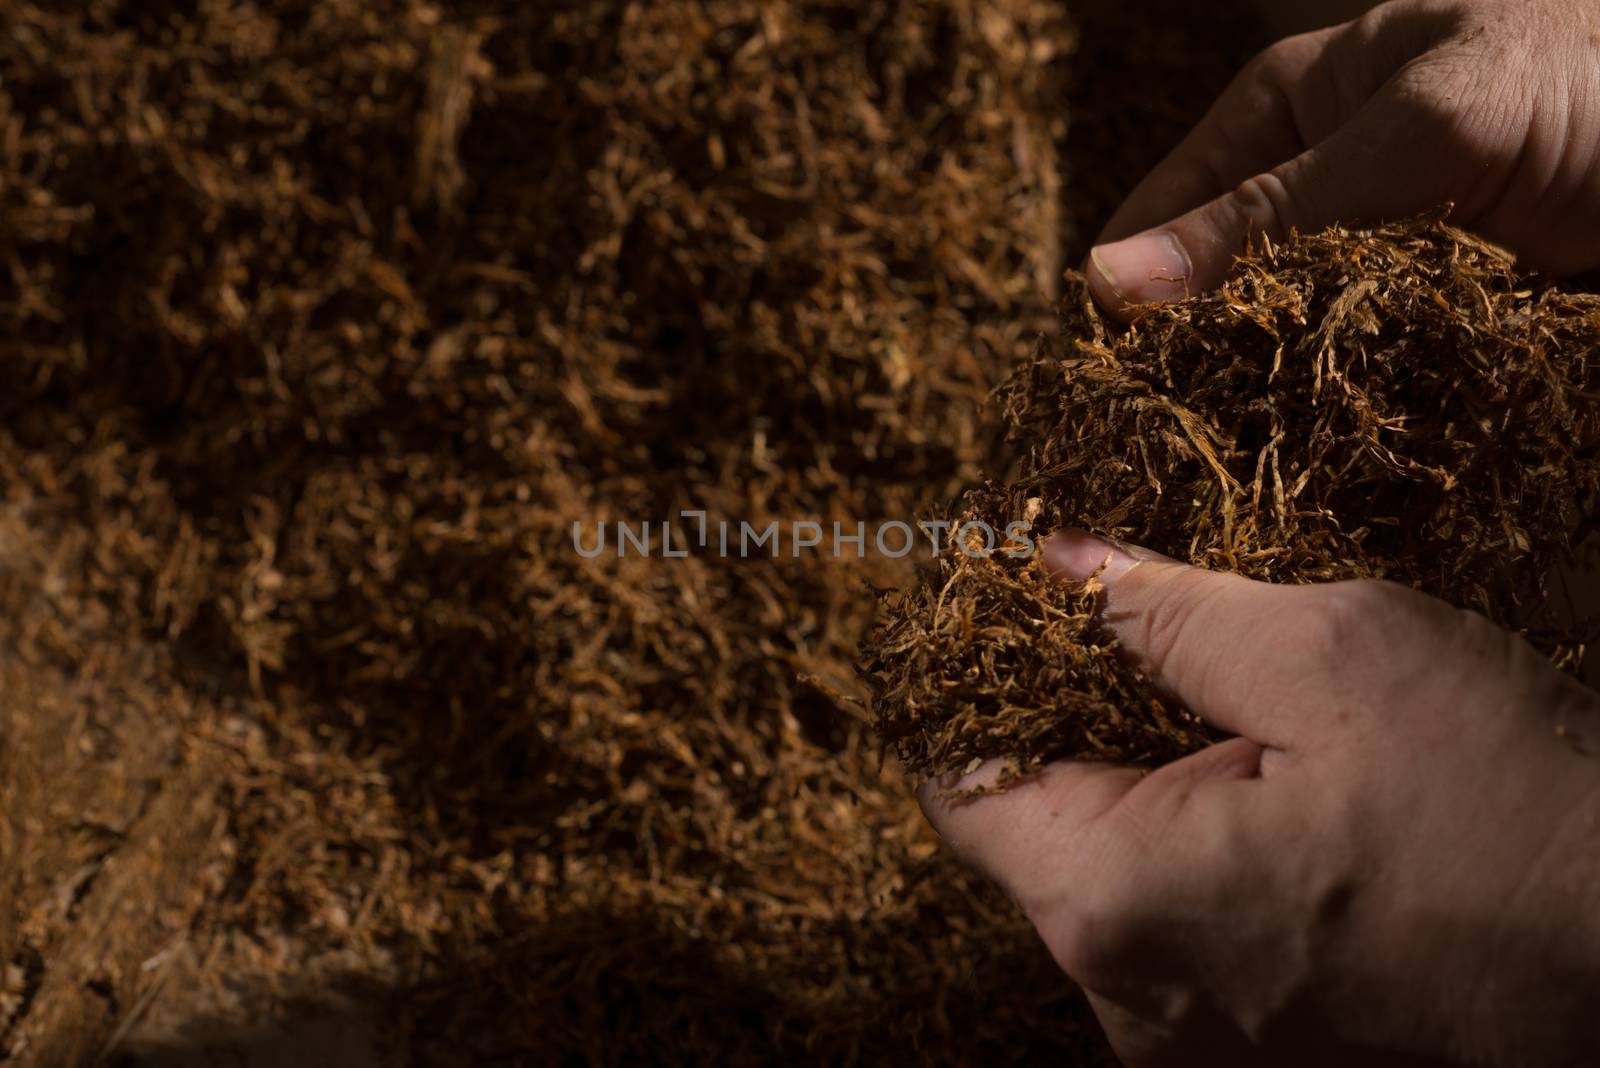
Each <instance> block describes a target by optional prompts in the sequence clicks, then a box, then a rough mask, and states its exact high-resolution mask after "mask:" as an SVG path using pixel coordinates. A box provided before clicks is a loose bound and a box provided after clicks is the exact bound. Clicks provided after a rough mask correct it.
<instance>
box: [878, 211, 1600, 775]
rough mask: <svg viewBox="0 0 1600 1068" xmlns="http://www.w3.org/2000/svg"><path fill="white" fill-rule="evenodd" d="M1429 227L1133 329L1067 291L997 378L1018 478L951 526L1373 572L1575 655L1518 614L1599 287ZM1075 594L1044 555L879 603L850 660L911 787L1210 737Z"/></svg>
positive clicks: (1312, 572)
mask: <svg viewBox="0 0 1600 1068" xmlns="http://www.w3.org/2000/svg"><path fill="white" fill-rule="evenodd" d="M1441 214H1442V213H1441ZM1440 217H1441V215H1440V214H1436V215H1433V216H1429V217H1425V218H1421V219H1416V220H1412V221H1409V222H1405V223H1401V224H1397V225H1392V226H1385V227H1380V228H1377V229H1372V230H1344V229H1331V230H1328V231H1326V232H1324V233H1321V234H1317V235H1314V236H1308V237H1300V238H1297V239H1296V240H1293V241H1291V242H1290V243H1288V244H1286V245H1283V246H1273V245H1271V244H1270V243H1268V244H1264V246H1263V247H1262V248H1261V249H1260V250H1259V251H1258V252H1256V253H1254V254H1252V255H1249V256H1247V257H1245V258H1244V259H1242V260H1241V261H1240V262H1239V264H1238V265H1237V268H1236V270H1235V271H1234V272H1233V274H1232V276H1231V277H1230V279H1229V280H1228V281H1227V283H1226V284H1225V285H1224V286H1223V287H1222V289H1221V290H1220V291H1219V292H1217V293H1215V294H1212V295H1207V296H1201V297H1198V298H1195V299H1191V300H1188V301H1186V302H1183V303H1179V304H1173V305H1167V306H1160V307H1150V308H1148V309H1145V310H1144V311H1143V312H1142V313H1141V314H1140V315H1139V316H1138V318H1137V320H1136V321H1135V322H1134V323H1133V325H1132V326H1131V327H1130V328H1129V329H1127V330H1126V331H1125V332H1119V331H1118V330H1116V329H1113V328H1112V327H1111V326H1109V325H1108V324H1107V323H1106V322H1105V321H1104V320H1103V319H1102V318H1101V316H1100V314H1099V313H1098V312H1097V311H1096V310H1095V308H1094V307H1093V305H1092V303H1091V301H1090V300H1089V297H1088V294H1087V290H1086V288H1085V287H1084V286H1083V284H1082V282H1081V280H1079V281H1078V282H1077V283H1076V284H1075V285H1074V286H1073V288H1072V291H1071V292H1070V293H1069V294H1068V295H1067V297H1066V299H1065V301H1064V302H1063V304H1062V309H1061V328H1060V330H1059V331H1058V332H1056V333H1055V334H1053V335H1051V336H1049V337H1047V338H1046V339H1045V340H1044V341H1042V342H1041V344H1040V346H1039V348H1038V350H1037V352H1036V354H1035V356H1034V358H1033V359H1032V360H1031V361H1030V362H1029V363H1027V364H1026V365H1024V366H1022V367H1020V368H1019V369H1017V371H1016V372H1015V373H1014V374H1013V375H1012V376H1011V378H1010V380H1009V381H1008V382H1007V383H1006V384H1005V386H1004V387H1003V389H1002V390H1001V398H1002V402H1003V407H1004V412H1005V421H1006V424H1007V429H1008V432H1009V439H1010V441H1011V443H1012V445H1013V446H1014V449H1015V452H1016V455H1017V457H1018V463H1017V466H1016V470H1015V472H1014V473H1013V474H1012V475H1011V477H1009V478H1008V479H1006V480H1005V481H1004V482H992V483H989V484H987V485H985V486H983V487H981V488H979V489H976V490H973V491H971V492H969V493H968V494H967V495H966V496H964V497H963V498H962V499H961V501H960V503H959V505H958V507H957V509H956V511H957V513H958V514H959V516H960V521H963V522H964V521H968V520H972V519H983V520H985V521H988V522H990V523H991V524H994V523H999V524H1004V523H1005V522H1008V521H1010V520H1011V519H1014V518H1017V517H1019V516H1020V517H1025V518H1028V519H1031V520H1032V521H1033V532H1034V534H1035V535H1036V536H1039V537H1043V536H1045V535H1048V534H1049V533H1051V532H1052V531H1054V530H1056V529H1059V528H1061V527H1065V526H1076V527H1082V528H1085V529H1088V530H1090V531H1093V532H1095V533H1098V534H1101V535H1104V536H1108V537H1112V538H1117V539H1123V540H1126V541H1128V542H1131V543H1134V544H1138V545H1143V546H1146V547H1149V548H1152V549H1155V550H1158V551H1160V552H1162V553H1165V554H1167V555H1170V556H1173V557H1175V558H1178V559H1181V560H1185V561H1188V562H1190V563H1192V564H1195V565H1198V566H1201V567H1207V568H1214V569H1219V570H1227V571H1233V572H1237V573H1239V574H1242V575H1247V576H1249V577H1251V578H1256V579H1261V580H1265V581H1270V582H1295V583H1302V582H1331V581H1337V580H1340V579H1352V578H1381V579H1388V580H1391V581H1394V582H1400V583H1404V584H1406V585H1408V586H1412V587H1414V588H1416V589H1419V590H1422V591H1424V592H1427V593H1430V594H1433V595H1436V596H1439V597H1442V598H1444V599H1445V600H1447V601H1449V602H1451V603H1453V604H1455V605H1458V606H1461V607H1464V608H1471V609H1475V610H1477V611H1480V612H1483V613H1484V614H1485V615H1487V616H1488V617H1489V618H1491V619H1493V620H1496V621H1497V622H1500V623H1503V624H1507V625H1520V626H1522V627H1523V629H1524V630H1525V631H1526V633H1527V635H1528V637H1529V639H1530V640H1532V641H1533V642H1534V643H1535V644H1536V645H1538V646H1539V647H1540V648H1541V649H1544V650H1546V651H1548V652H1549V653H1550V654H1551V655H1552V656H1553V657H1555V658H1556V659H1557V660H1558V661H1559V662H1560V663H1562V664H1563V665H1568V666H1570V665H1572V664H1574V663H1575V662H1576V660H1577V654H1578V652H1579V647H1580V646H1581V642H1582V639H1583V638H1584V636H1585V631H1586V628H1585V627H1584V626H1583V625H1582V623H1581V622H1578V623H1569V624H1567V625H1565V626H1556V625H1554V624H1552V623H1550V622H1549V621H1548V620H1546V621H1545V622H1544V623H1543V624H1542V625H1541V626H1539V627H1529V626H1528V625H1527V622H1528V620H1529V619H1530V618H1534V617H1537V616H1538V613H1537V612H1536V611H1535V607H1536V606H1537V605H1538V604H1539V603H1540V602H1541V601H1542V600H1543V598H1544V597H1545V594H1546V590H1545V578H1546V574H1547V572H1548V571H1549V569H1550V567H1551V565H1552V564H1553V563H1555V562H1556V561H1557V560H1558V559H1560V558H1561V557H1562V556H1563V554H1565V553H1567V552H1568V551H1569V550H1570V549H1571V548H1572V547H1573V546H1574V545H1575V544H1576V543H1577V541H1578V539H1579V538H1580V536H1581V535H1582V534H1583V533H1584V531H1585V530H1586V528H1587V520H1586V507H1587V505H1588V504H1589V503H1590V502H1591V501H1592V500H1593V497H1594V493H1595V489H1596V481H1597V477H1600V461H1597V455H1596V445H1597V443H1600V437H1597V430H1600V406H1597V404H1596V400H1597V394H1596V385H1597V383H1596V377H1597V374H1600V298H1597V297H1595V296H1592V295H1589V294H1584V293H1578V292H1572V291H1569V290H1568V289H1565V288H1562V287H1560V286H1555V285H1552V284H1550V283H1548V282H1542V281H1538V280H1535V279H1528V278H1523V277H1519V276H1518V274H1517V272H1516V270H1515V269H1514V266H1513V263H1512V261H1511V259H1510V258H1509V257H1508V256H1507V255H1506V254H1504V253H1503V252H1501V251H1500V250H1498V249H1495V248H1493V247H1491V246H1488V245H1486V244H1484V243H1482V242H1480V241H1477V240H1476V239H1474V238H1472V237H1471V236H1469V235H1467V234H1465V233H1463V232H1461V231H1460V230H1457V229H1453V228H1451V227H1449V226H1447V225H1445V224H1443V223H1442V222H1440V221H1439V219H1440ZM1092 592H1093V591H1092V589H1091V586H1090V584H1084V583H1064V582H1058V581H1055V580H1053V579H1051V578H1050V577H1048V576H1047V575H1046V574H1045V573H1044V570H1043V567H1042V564H1041V563H1040V562H1039V561H1038V560H1037V558H1035V559H1031V560H1026V561H1023V560H1016V559H1012V558H1010V557H1007V556H1006V555H1005V554H997V555H995V556H994V557H992V558H983V559H971V558H968V557H967V556H966V555H965V554H963V553H960V552H952V553H947V554H945V555H943V556H942V557H941V558H940V559H939V560H938V561H937V563H936V564H934V565H932V566H931V567H930V568H928V569H927V570H926V572H925V574H924V575H923V576H922V581H921V583H920V584H919V585H915V586H913V587H911V588H910V589H908V590H904V591H896V592H890V593H886V594H885V595H884V597H883V604H882V609H883V611H882V613H881V616H880V619H879V622H878V625H877V627H876V629H875V630H874V632H873V634H872V636H871V638H870V640H869V641H868V643H867V645H866V662H865V669H864V670H865V671H866V673H867V674H868V676H869V678H870V679H871V681H872V683H873V684H874V687H875V691H876V699H875V702H874V708H875V715H876V721H877V725H878V730H879V732H880V735H881V736H882V737H883V739H884V740H885V741H886V742H887V743H888V744H889V745H891V746H892V747H893V749H894V752H895V753H896V754H897V755H898V756H899V758H900V759H901V761H902V762H903V763H904V764H905V765H906V766H907V767H908V768H909V769H911V770H912V771H914V772H917V773H921V774H933V773H941V772H949V771H952V770H959V769H962V768H964V767H966V766H968V765H970V764H971V763H972V762H973V761H976V760H979V759H985V758H991V757H1002V758H1005V759H1006V760H1007V761H1008V762H1009V766H1010V769H1011V771H1012V772H1013V773H1016V772H1020V771H1024V770H1026V769H1028V768H1030V767H1033V766H1036V765H1037V764H1039V763H1040V762H1042V761H1047V760H1052V759H1057V758H1061V757H1094V758H1098V759H1108V760H1117V761H1127V762H1132V763H1139V764H1152V763H1160V762H1163V761H1167V760H1171V759H1173V758H1175V757H1177V756H1180V755H1182V754H1184V753H1186V752H1189V751H1192V750H1193V749H1195V748H1196V747H1198V746H1202V745H1205V744H1207V743H1208V742H1209V741H1210V740H1211V739H1212V737H1213V736H1212V734H1211V733H1210V732H1209V731H1208V730H1207V729H1206V728H1205V727H1204V726H1203V725H1202V724H1200V723H1199V722H1198V721H1197V720H1196V719H1195V717H1194V716H1193V715H1192V714H1190V713H1189V712H1187V711H1186V710H1184V709H1182V708H1179V707H1175V706H1174V705H1173V704H1172V703H1171V702H1169V701H1166V700H1163V699H1162V698H1160V697H1159V696H1157V695H1156V694H1155V693H1153V692H1152V691H1151V688H1150V687H1149V685H1148V684H1147V683H1146V682H1145V680H1143V679H1142V678H1141V677H1140V676H1139V675H1138V673H1137V672H1136V671H1135V670H1134V669H1132V668H1130V667H1129V666H1127V665H1126V664H1125V663H1123V662H1122V661H1121V660H1119V659H1118V657H1117V656H1116V655H1115V652H1114V647H1115V643H1114V641H1113V640H1112V638H1111V637H1110V636H1109V635H1108V634H1107V633H1106V632H1105V631H1104V629H1103V628H1102V627H1101V626H1099V625H1098V624H1097V623H1096V622H1095V620H1094V618H1093V608H1094V600H1093V597H1092V596H1091V594H1092Z"/></svg>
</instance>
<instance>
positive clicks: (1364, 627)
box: [1280, 580, 1400, 671]
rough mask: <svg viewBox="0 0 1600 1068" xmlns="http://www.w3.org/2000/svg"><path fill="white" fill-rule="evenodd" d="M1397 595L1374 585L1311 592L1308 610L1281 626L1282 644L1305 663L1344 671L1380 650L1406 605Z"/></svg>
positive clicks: (1350, 584) (1382, 585) (1347, 584)
mask: <svg viewBox="0 0 1600 1068" xmlns="http://www.w3.org/2000/svg"><path fill="white" fill-rule="evenodd" d="M1397 592H1398V591H1397V590H1396V588H1395V587H1392V586H1390V585H1388V584H1386V583H1382V582H1376V581H1371V580H1358V581H1354V582H1340V583H1335V584H1333V585H1330V586H1323V587H1317V588H1314V589H1309V590H1307V591H1306V599H1305V604H1304V606H1303V607H1302V609H1301V610H1300V611H1298V612H1295V613H1292V614H1291V615H1289V616H1288V617H1287V618H1285V619H1284V620H1282V621H1281V622H1282V629H1281V631H1280V635H1281V639H1282V640H1283V641H1284V642H1285V643H1286V644H1287V645H1288V646H1289V650H1290V652H1292V653H1293V654H1294V655H1296V656H1298V657H1299V658H1301V660H1302V662H1305V663H1308V664H1310V665H1312V666H1314V667H1315V668H1319V669H1322V670H1328V671H1332V670H1344V669H1346V668H1348V667H1349V665H1350V664H1351V662H1352V661H1359V660H1363V659H1366V658H1368V657H1369V655H1370V654H1372V653H1373V652H1375V651H1376V650H1377V647H1378V646H1379V645H1380V644H1381V642H1382V633H1381V632H1387V631H1388V629H1389V624H1388V622H1387V621H1388V620H1389V618H1390V616H1391V615H1392V614H1393V613H1394V611H1395V610H1396V607H1397V603H1398V602H1399V600H1400V599H1399V598H1398V597H1396V593H1397Z"/></svg>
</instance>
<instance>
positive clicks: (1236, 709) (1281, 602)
mask: <svg viewBox="0 0 1600 1068" xmlns="http://www.w3.org/2000/svg"><path fill="white" fill-rule="evenodd" d="M1044 560H1045V563H1046V565H1047V566H1048V567H1049V568H1050V569H1051V570H1052V571H1054V572H1056V573H1057V574H1060V575H1063V576H1065V577H1068V578H1076V579H1084V578H1088V577H1090V576H1091V575H1094V574H1096V572H1097V571H1098V572H1099V576H1098V580H1099V582H1100V583H1101V584H1102V585H1103V586H1104V587H1105V590H1106V603H1105V609H1104V619H1105V621H1106V623H1107V624H1108V625H1109V626H1110V627H1111V629H1112V631H1113V632H1114V633H1115V634H1116V636H1117V638H1118V640H1119V641H1120V643H1121V645H1122V648H1123V650H1124V651H1125V652H1126V653H1127V654H1128V655H1129V656H1131V657H1132V658H1133V659H1134V661H1135V662H1137V663H1138V664H1139V665H1140V666H1141V667H1142V668H1143V669H1144V670H1145V672H1146V673H1148V674H1149V676H1150V678H1151V680H1152V681H1153V682H1154V683H1155V685H1156V686H1157V687H1159V688H1160V689H1162V690H1164V691H1166V692H1167V693H1170V694H1172V695H1173V696H1175V697H1176V698H1177V699H1178V700H1179V701H1181V702H1182V703H1183V704H1184V705H1185V706H1186V707H1188V708H1189V709H1191V710H1192V711H1194V712H1195V714H1197V715H1199V716H1200V717H1202V718H1203V719H1205V720H1206V721H1207V722H1209V723H1211V724H1213V725H1215V726H1217V727H1220V728H1221V729H1222V730H1225V731H1228V732H1229V733H1231V734H1237V735H1241V736H1243V737H1245V738H1249V739H1252V740H1253V741H1256V742H1259V743H1261V744H1262V745H1267V746H1271V747H1272V748H1275V749H1286V748H1288V747H1289V744H1290V742H1291V740H1292V736H1293V734H1294V727H1293V723H1292V719H1293V717H1292V716H1289V715H1286V714H1285V713H1286V712H1288V711H1292V709H1293V706H1294V695H1296V694H1298V693H1303V692H1304V691H1305V690H1306V689H1307V688H1309V687H1315V686H1316V685H1317V683H1318V681H1319V680H1317V679H1315V678H1307V677H1306V676H1307V670H1308V668H1307V665H1305V664H1304V663H1302V662H1301V661H1300V658H1299V657H1298V656H1297V655H1296V654H1297V651H1296V650H1295V649H1293V648H1292V647H1290V648H1282V647H1281V645H1282V643H1280V642H1277V641H1275V640H1274V635H1273V630H1274V629H1277V630H1279V631H1286V630H1287V629H1288V627H1289V617H1291V616H1293V615H1295V614H1297V613H1303V612H1305V611H1307V610H1308V608H1309V607H1310V606H1308V605H1307V604H1306V603H1305V600H1304V598H1303V597H1302V596H1301V594H1302V593H1303V591H1300V590H1296V589H1293V588H1290V587H1283V586H1274V585H1270V584H1268V583H1262V582H1252V581H1250V580H1249V579H1245V578H1241V577H1240V576H1238V575H1231V574H1226V573H1222V572H1216V571H1206V570H1203V569H1201V568H1195V567H1187V566H1185V565H1183V564H1180V563H1178V562H1176V561H1174V560H1169V559H1167V558H1166V557H1163V556H1159V555H1157V554H1155V553H1151V552H1148V551H1147V550H1143V549H1137V548H1133V549H1128V548H1120V547H1117V546H1113V545H1111V544H1109V543H1108V542H1104V541H1101V540H1100V539H1098V538H1095V537H1092V536H1090V535H1088V534H1085V533H1083V532H1082V531H1063V532H1061V533H1059V534H1057V535H1056V536H1055V537H1054V538H1052V539H1051V540H1050V541H1049V542H1047V543H1046V545H1045V549H1044Z"/></svg>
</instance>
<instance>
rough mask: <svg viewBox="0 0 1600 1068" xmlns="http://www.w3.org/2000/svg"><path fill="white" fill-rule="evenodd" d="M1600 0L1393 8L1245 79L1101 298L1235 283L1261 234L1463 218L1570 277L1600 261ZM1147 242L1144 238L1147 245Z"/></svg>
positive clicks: (1199, 140)
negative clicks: (1230, 276)
mask: <svg viewBox="0 0 1600 1068" xmlns="http://www.w3.org/2000/svg"><path fill="white" fill-rule="evenodd" d="M1597 164H1600V2H1597V0H1392V2H1390V3H1387V4H1384V5H1382V6H1381V7H1378V8H1376V9H1374V10H1373V11H1371V12H1369V13H1368V14H1366V15H1365V16H1363V17H1361V18H1359V19H1356V20H1355V21H1353V22H1349V23H1345V24H1344V25H1341V26H1335V27H1332V28H1329V29H1325V30H1319V31H1316V32H1314V33H1308V34H1303V35H1300V36H1297V37H1290V38H1287V39H1285V40H1283V41H1280V42H1279V43H1278V44H1276V45H1274V46H1272V47H1271V48H1269V49H1267V51H1266V52H1264V53H1262V54H1261V55H1260V56H1258V57H1257V58H1256V59H1255V60H1254V61H1253V62H1252V63H1251V64H1250V65H1249V66H1248V67H1246V68H1245V70H1244V71H1243V72H1242V73H1241V74H1240V75H1239V77H1238V78H1237V79H1235V81H1234V83H1233V84H1232V85H1231V86H1230V87H1229V88H1228V89H1227V91H1226V92H1224V93H1223V95H1222V97H1221V98H1220V99H1219V100H1218V101H1217V102H1216V104H1215V105H1214V106H1213V107H1212V108H1211V110H1210V112H1209V113H1208V114H1207V115H1206V117H1205V118H1204V119H1203V120H1202V121H1201V122H1200V125H1199V126H1198V127H1196V128H1195V130H1194V131H1193V133H1191V134H1190V135H1189V136H1188V137H1187V138H1186V139H1185V140H1184V141H1183V142H1182V143H1181V144H1180V145H1179V146H1178V147H1177V148H1176V149H1175V150H1174V151H1173V152H1172V154H1171V155H1170V156H1168V157H1167V159H1166V160H1165V161H1163V162H1162V163H1161V164H1160V165H1159V166H1158V167H1156V169H1155V170H1154V171H1152V172H1151V174H1150V175H1149V176H1148V177H1147V178H1146V179H1145V180H1144V181H1143V182H1142V183H1140V185H1139V186H1138V187H1137V188H1136V189H1135V190H1134V191H1133V193H1132V194H1131V195H1130V196H1129V197H1128V200H1127V201H1126V203H1124V204H1123V206H1122V207H1121V209H1120V210H1119V211H1118V212H1117V213H1116V214H1115V215H1114V216H1113V217H1112V219H1111V221H1110V222H1109V223H1108V224H1107V226H1106V228H1105V231H1104V232H1103V233H1102V234H1101V236H1100V242H1101V243H1100V244H1099V245H1098V246H1097V247H1096V248H1095V250H1094V251H1093V252H1092V253H1091V260H1090V265H1089V269H1088V270H1087V271H1086V273H1087V274H1088V275H1089V278H1090V285H1091V288H1092V289H1093V291H1094V294H1095V298H1096V300H1098V301H1099V302H1100V304H1101V305H1102V306H1103V307H1105V308H1107V309H1108V310H1110V311H1111V312H1113V313H1115V314H1118V315H1120V316H1122V317H1124V318H1125V317H1127V316H1128V314H1129V305H1130V304H1137V303H1145V302H1150V301H1159V300H1168V299H1175V298H1178V297H1182V296H1184V295H1185V294H1187V293H1191V292H1200V291H1203V290H1206V289H1210V288H1212V287H1214V286H1216V285H1217V284H1219V283H1220V282H1221V281H1222V279H1223V277H1224V275H1225V274H1226V273H1227V270H1228V267H1229V265H1230V264H1231V263H1232V261H1233V258H1234V257H1235V256H1237V255H1238V254H1239V253H1240V252H1241V251H1242V250H1243V248H1244V244H1245V240H1246V238H1247V236H1250V235H1259V234H1265V235H1267V236H1269V237H1271V238H1272V239H1273V240H1280V239H1282V238H1284V237H1285V236H1286V235H1287V234H1288V232H1289V231H1290V229H1291V228H1293V229H1298V230H1301V231H1315V230H1320V229H1322V228H1323V227H1325V226H1328V225H1330V224H1332V223H1335V222H1359V221H1376V220H1380V219H1394V218H1402V217H1406V216H1410V215H1416V214H1419V213H1421V212H1423V211H1427V210H1429V209H1431V208H1434V207H1436V206H1438V205H1440V204H1443V203H1445V202H1453V203H1454V204H1455V214H1454V215H1453V217H1452V221H1453V222H1455V223H1456V224H1457V225H1459V226H1462V227H1464V228H1466V229H1470V230H1474V231H1476V232H1478V233H1480V234H1482V235H1483V236H1485V237H1487V238H1488V239H1489V240H1491V241H1494V242H1496V243H1498V244H1501V245H1503V246H1505V247H1506V248H1508V249H1510V250H1511V251H1513V252H1515V253H1517V254H1518V256H1519V257H1520V258H1521V259H1522V260H1523V261H1524V262H1525V264H1526V265H1527V266H1529V267H1533V268H1537V269H1540V270H1545V271H1550V272H1553V273H1557V274H1568V273H1576V272H1578V271H1583V270H1588V269H1590V268H1594V267H1597V266H1600V166H1597ZM1130 238H1131V239H1130Z"/></svg>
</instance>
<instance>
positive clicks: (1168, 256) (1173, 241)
mask: <svg viewBox="0 0 1600 1068" xmlns="http://www.w3.org/2000/svg"><path fill="white" fill-rule="evenodd" d="M1086 273H1087V275H1088V278H1089V291H1090V293H1091V294H1092V295H1093V296H1094V298H1095V300H1096V302H1097V303H1099V305H1100V306H1101V307H1102V308H1104V309H1105V310H1106V311H1107V312H1109V313H1110V314H1112V315H1113V316H1115V317H1117V318H1119V319H1124V320H1126V319H1127V318H1129V317H1131V314H1132V311H1133V309H1134V307H1136V306H1137V305H1140V304H1157V303H1162V302H1165V301H1173V300H1182V299H1184V298H1185V297H1187V296H1189V293H1190V285H1191V279H1192V277H1193V274H1194V269H1193V263H1192V260H1191V258H1190V256H1189V253H1188V251H1187V250H1186V249H1185V248H1184V246H1183V243H1182V242H1181V241H1180V240H1179V239H1178V235H1177V234H1175V233H1174V232H1172V231H1171V230H1149V231H1146V232H1145V233H1142V234H1136V235H1134V236H1133V237H1129V238H1124V239H1123V240H1121V241H1113V242H1111V243H1109V244H1105V245H1099V246H1096V247H1095V248H1092V249H1090V250H1089V264H1088V271H1087V272H1086Z"/></svg>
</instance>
